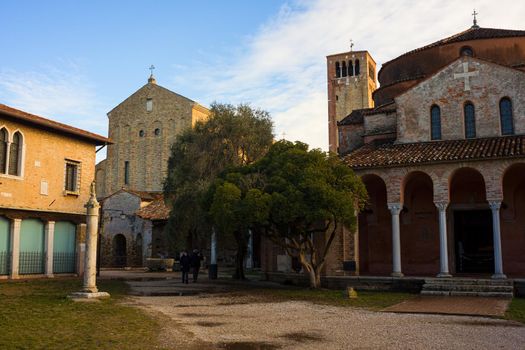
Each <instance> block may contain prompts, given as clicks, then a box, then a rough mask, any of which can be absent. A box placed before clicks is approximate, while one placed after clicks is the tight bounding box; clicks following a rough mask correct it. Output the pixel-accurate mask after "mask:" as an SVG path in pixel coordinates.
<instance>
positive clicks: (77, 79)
mask: <svg viewBox="0 0 525 350" xmlns="http://www.w3.org/2000/svg"><path fill="white" fill-rule="evenodd" d="M0 92H1V93H2V103H6V104H8V105H10V106H12V107H14V108H19V109H21V110H24V111H27V112H29V113H33V114H37V115H41V116H43V117H46V118H50V119H53V120H57V121H61V122H64V123H67V124H70V125H74V126H76V127H79V128H83V129H88V130H92V131H95V132H99V133H102V134H105V130H106V128H107V125H106V124H107V122H106V120H104V119H103V118H99V116H100V115H104V114H103V113H101V111H103V108H102V109H101V106H100V104H99V103H98V102H97V101H98V99H97V98H96V89H95V87H94V86H93V85H92V84H91V83H90V81H89V79H87V78H86V77H85V75H84V74H83V73H82V72H81V69H80V68H79V67H78V66H77V65H76V64H74V63H66V64H63V65H62V66H61V68H56V67H52V66H45V67H41V68H40V69H38V71H24V72H21V71H15V70H7V69H4V70H1V71H0Z"/></svg>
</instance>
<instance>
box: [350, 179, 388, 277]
mask: <svg viewBox="0 0 525 350" xmlns="http://www.w3.org/2000/svg"><path fill="white" fill-rule="evenodd" d="M362 181H363V183H364V185H365V187H366V190H367V192H368V204H367V206H366V208H365V210H363V211H362V212H361V213H360V214H359V220H358V221H359V231H358V232H359V263H360V264H359V269H360V273H362V274H366V275H388V274H390V272H391V271H392V234H391V224H390V222H391V219H390V212H389V211H388V207H387V188H386V184H385V181H384V180H383V179H382V178H381V177H380V176H378V175H375V174H367V175H364V176H362Z"/></svg>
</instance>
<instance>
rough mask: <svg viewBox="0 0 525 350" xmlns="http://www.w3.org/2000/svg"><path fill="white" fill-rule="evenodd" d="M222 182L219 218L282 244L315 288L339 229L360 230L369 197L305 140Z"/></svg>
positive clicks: (281, 146)
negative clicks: (359, 220) (359, 216)
mask: <svg viewBox="0 0 525 350" xmlns="http://www.w3.org/2000/svg"><path fill="white" fill-rule="evenodd" d="M221 178H222V180H221V181H222V182H221V181H219V182H217V184H216V185H215V186H214V187H212V191H214V197H213V205H212V210H211V211H210V213H211V215H212V217H213V218H214V220H215V221H216V222H220V223H221V226H223V227H228V230H233V231H235V230H237V231H242V230H244V231H246V229H247V228H250V229H252V230H256V231H258V232H260V233H261V234H263V235H265V236H267V237H269V238H270V239H271V240H272V241H274V242H275V243H277V244H279V245H281V246H282V247H283V248H284V249H285V250H286V251H287V253H288V254H290V255H291V256H294V257H297V258H299V260H300V261H301V263H302V265H303V266H304V267H305V268H306V269H307V270H308V271H309V272H310V273H311V277H312V286H318V284H319V273H320V270H321V268H322V267H323V264H324V261H325V257H326V254H327V253H328V250H329V248H330V246H331V243H332V241H333V239H334V237H335V234H336V232H337V230H338V229H341V228H342V226H345V227H347V228H348V229H350V230H354V229H355V225H356V213H357V211H358V210H359V209H361V208H362V207H363V205H364V203H365V201H366V198H367V195H366V190H365V187H364V185H363V183H362V182H361V180H360V179H359V178H358V177H357V176H356V175H355V174H354V173H353V172H352V170H351V169H349V168H348V167H347V166H346V165H345V164H343V163H342V162H341V161H340V159H339V158H337V157H336V156H333V155H329V154H326V153H325V152H322V151H321V150H319V149H313V150H308V145H306V144H304V143H301V142H295V143H292V142H288V141H284V140H283V141H280V142H277V143H275V144H273V145H272V147H271V148H270V150H269V151H268V153H267V154H266V156H264V157H263V158H261V160H260V161H258V162H255V163H253V164H252V165H249V166H244V167H240V168H236V169H232V170H231V171H230V172H226V173H224V174H223V175H222V177H221ZM227 194H228V195H227ZM317 247H322V248H321V249H319V248H317Z"/></svg>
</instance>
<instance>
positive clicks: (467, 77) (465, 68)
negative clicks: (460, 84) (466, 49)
mask: <svg viewBox="0 0 525 350" xmlns="http://www.w3.org/2000/svg"><path fill="white" fill-rule="evenodd" d="M478 75H479V72H478V71H472V72H469V71H468V62H463V73H454V79H458V78H463V79H464V82H465V90H464V91H470V78H471V77H476V76H478Z"/></svg>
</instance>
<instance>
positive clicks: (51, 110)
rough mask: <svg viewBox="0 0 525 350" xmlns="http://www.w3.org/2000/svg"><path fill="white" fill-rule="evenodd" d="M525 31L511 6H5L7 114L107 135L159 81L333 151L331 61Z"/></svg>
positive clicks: (518, 10)
mask: <svg viewBox="0 0 525 350" xmlns="http://www.w3.org/2000/svg"><path fill="white" fill-rule="evenodd" d="M474 8H476V9H477V11H478V12H479V13H480V15H479V24H480V25H481V26H482V27H496V28H508V29H525V25H524V24H523V23H524V22H523V16H524V15H525V2H522V1H509V0H500V1H498V2H494V1H492V0H490V1H489V0H478V1H461V2H459V1H453V0H427V1H415V0H369V1H367V2H362V1H355V0H290V1H276V0H264V1H262V0H261V1H228V0H223V1H211V0H210V1H198V2H189V1H155V2H146V1H58V0H56V1H24V0H16V1H15V0H11V1H10V0H1V1H0V14H1V17H0V18H2V22H1V23H2V32H1V33H0V47H1V48H2V50H1V53H0V103H4V104H8V105H11V106H13V107H16V108H20V109H23V110H26V111H28V112H31V113H35V114H40V115H42V116H45V117H48V118H51V119H55V120H58V121H62V122H65V123H68V124H71V125H74V126H77V127H80V128H84V129H87V130H90V131H93V132H97V133H100V134H103V135H106V134H107V117H106V113H107V112H108V111H110V110H111V109H112V108H113V107H115V106H116V105H117V104H118V103H120V102H121V101H122V100H123V99H125V98H126V97H127V96H129V95H130V94H131V93H133V92H134V91H135V90H137V89H138V88H140V87H141V86H142V85H143V84H145V83H146V80H147V77H148V74H149V71H148V69H147V68H148V67H149V66H150V65H151V64H154V65H155V66H156V70H155V76H156V78H157V82H158V83H159V84H160V85H162V86H164V87H166V88H168V89H170V90H173V91H175V92H178V93H180V94H182V95H184V96H187V97H189V98H191V99H193V100H196V101H198V102H200V103H202V104H205V105H208V104H209V103H211V102H213V101H220V102H231V103H239V102H247V103H251V104H252V105H254V106H257V107H261V108H263V109H266V110H268V111H270V112H271V114H272V116H273V118H274V121H275V125H276V130H275V132H276V134H277V135H280V134H281V133H282V132H283V131H284V132H286V135H287V138H289V139H293V140H302V141H304V142H307V143H309V144H311V145H312V146H314V147H321V148H323V149H327V134H328V132H327V102H326V61H325V60H326V58H325V57H326V55H329V54H333V53H337V52H343V51H347V50H348V49H349V40H350V39H353V41H354V42H355V47H354V49H355V50H369V51H370V53H371V54H372V56H373V57H374V58H375V60H376V62H378V64H379V65H380V64H381V63H382V62H385V61H387V60H390V59H392V58H394V57H396V56H397V55H399V54H402V53H404V52H406V51H409V50H411V49H414V48H417V47H419V46H422V45H425V44H428V43H431V42H433V41H435V40H438V39H441V38H443V37H446V36H449V35H452V34H455V33H457V32H460V31H462V30H465V29H467V28H468V27H470V26H471V24H472V17H471V15H470V14H471V13H472V10H473V9H474Z"/></svg>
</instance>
